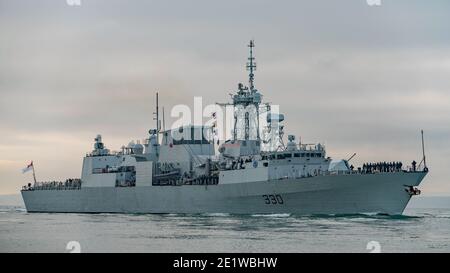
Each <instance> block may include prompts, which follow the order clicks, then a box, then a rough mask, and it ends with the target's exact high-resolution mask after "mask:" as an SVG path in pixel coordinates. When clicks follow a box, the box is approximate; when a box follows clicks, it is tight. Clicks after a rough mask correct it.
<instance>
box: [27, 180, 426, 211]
mask: <svg viewBox="0 0 450 273" xmlns="http://www.w3.org/2000/svg"><path fill="white" fill-rule="evenodd" d="M425 175H426V172H393V173H375V174H342V175H326V176H314V177H308V178H299V179H281V180H272V181H260V182H247V183H232V184H218V185H192V186H188V187H187V186H145V187H144V186H143V187H102V188H95V187H91V188H90V187H85V188H80V189H76V190H74V189H72V190H57V189H52V190H32V191H22V196H23V200H24V202H25V205H26V209H27V211H28V212H70V213H188V214H190V213H230V214H260V213H261V214H267V213H274V214H275V213H290V214H301V215H309V214H357V213H382V214H390V215H398V214H402V213H403V211H404V209H405V208H406V206H407V204H408V202H409V200H410V198H411V194H410V193H408V191H407V187H410V186H418V185H419V184H420V182H421V181H422V179H423V178H424V177H425Z"/></svg>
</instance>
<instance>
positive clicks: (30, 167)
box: [22, 161, 33, 173]
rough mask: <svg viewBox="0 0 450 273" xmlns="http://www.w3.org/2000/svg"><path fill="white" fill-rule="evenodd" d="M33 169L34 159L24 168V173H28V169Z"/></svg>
mask: <svg viewBox="0 0 450 273" xmlns="http://www.w3.org/2000/svg"><path fill="white" fill-rule="evenodd" d="M32 169H33V161H31V163H30V164H28V166H27V167H26V168H23V169H22V173H26V172H28V171H31V170H32Z"/></svg>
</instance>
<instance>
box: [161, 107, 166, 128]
mask: <svg viewBox="0 0 450 273" xmlns="http://www.w3.org/2000/svg"><path fill="white" fill-rule="evenodd" d="M162 115H163V118H162V124H163V126H162V127H163V131H166V118H165V116H164V107H163V109H162Z"/></svg>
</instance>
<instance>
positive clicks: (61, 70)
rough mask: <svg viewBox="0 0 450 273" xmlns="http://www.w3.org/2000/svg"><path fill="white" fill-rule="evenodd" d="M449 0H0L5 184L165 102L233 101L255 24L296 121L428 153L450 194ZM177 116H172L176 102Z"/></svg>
mask: <svg viewBox="0 0 450 273" xmlns="http://www.w3.org/2000/svg"><path fill="white" fill-rule="evenodd" d="M449 33H450V2H449V1H448V0H441V1H440V0H433V1H421V0H418V1H413V0H382V5H381V6H378V7H373V6H369V5H367V3H366V1H365V0H347V1H335V0H328V1H325V0H314V1H299V0H294V1H264V0H254V1H243V0H239V1H237V0H236V1H234V0H227V1H211V0H204V1H169V0H165V1H162V0H161V1H150V0H148V1H144V0H133V1H125V0H81V6H69V5H67V3H66V0H40V1H36V0H29V1H25V0H0V194H11V193H18V191H19V190H20V187H21V186H22V185H23V184H25V183H26V182H28V181H29V180H30V179H31V176H30V174H29V173H28V174H25V175H22V174H21V172H20V170H21V168H23V167H25V166H26V164H27V163H28V162H29V161H30V160H34V162H35V167H36V175H37V177H38V180H62V179H65V178H67V177H79V176H80V174H81V163H82V157H83V156H84V154H85V153H86V152H88V151H90V150H91V149H92V144H93V139H94V137H95V135H96V134H98V133H100V134H102V135H103V139H104V142H105V144H106V146H107V147H108V148H110V149H113V150H118V149H119V148H120V146H122V145H123V144H127V143H128V142H129V141H130V140H132V139H143V138H145V137H146V136H147V135H146V132H147V131H148V129H149V128H150V127H152V126H153V121H152V119H151V118H152V112H153V107H154V92H155V91H156V90H158V91H159V92H160V96H161V103H162V104H163V105H164V106H165V107H166V109H170V108H171V107H172V106H174V105H176V104H187V105H192V103H193V97H194V96H201V97H203V100H204V103H214V102H216V101H226V100H227V99H228V98H229V96H228V93H230V92H232V91H234V90H235V89H236V87H237V83H238V82H246V80H247V72H246V71H245V69H244V65H245V62H246V57H247V47H246V45H247V44H248V40H249V39H255V43H256V49H255V54H256V61H257V64H258V70H257V71H256V79H255V81H256V87H257V88H258V89H259V90H260V92H261V93H262V94H263V95H264V100H265V101H270V102H272V103H275V104H279V105H280V111H281V112H283V113H284V114H285V115H286V118H287V120H286V131H287V133H289V134H294V135H297V136H302V139H303V140H305V141H306V142H319V141H320V142H323V143H325V144H326V147H327V153H328V155H329V156H331V157H333V158H348V157H350V156H351V155H352V154H353V153H357V156H356V157H355V159H353V160H354V162H352V163H353V164H355V165H358V164H362V162H367V161H372V162H373V161H381V160H383V161H394V160H395V161H399V160H401V161H403V162H404V164H405V165H406V164H410V162H411V161H412V160H416V161H420V159H421V146H420V129H424V130H425V138H426V153H427V163H428V165H429V167H430V170H431V172H430V174H429V176H428V177H427V178H426V179H425V181H424V184H423V185H422V189H423V191H422V192H423V193H424V194H426V195H442V194H447V195H448V194H450V178H449V177H450V175H449V171H448V168H449V166H448V165H449V163H450V160H449V158H450V144H449V142H450V35H449ZM167 122H168V123H170V119H169V118H168V121H167Z"/></svg>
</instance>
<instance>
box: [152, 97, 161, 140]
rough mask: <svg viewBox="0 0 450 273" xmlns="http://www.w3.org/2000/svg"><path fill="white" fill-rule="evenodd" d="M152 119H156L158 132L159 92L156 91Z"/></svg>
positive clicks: (157, 131) (157, 130)
mask: <svg viewBox="0 0 450 273" xmlns="http://www.w3.org/2000/svg"><path fill="white" fill-rule="evenodd" d="M153 115H154V117H153V120H156V127H155V129H156V133H159V131H160V127H161V126H160V122H159V94H158V92H156V112H153Z"/></svg>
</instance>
